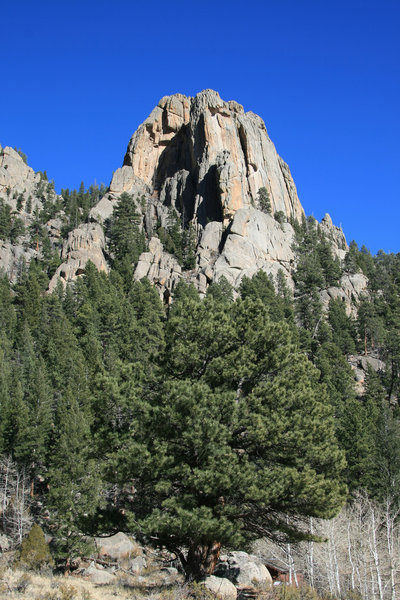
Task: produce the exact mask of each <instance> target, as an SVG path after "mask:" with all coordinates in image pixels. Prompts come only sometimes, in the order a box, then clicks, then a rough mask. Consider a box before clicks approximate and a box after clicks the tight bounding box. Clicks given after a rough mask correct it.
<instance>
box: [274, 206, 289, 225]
mask: <svg viewBox="0 0 400 600" xmlns="http://www.w3.org/2000/svg"><path fill="white" fill-rule="evenodd" d="M274 219H275V221H278V223H280V224H281V225H282V224H283V223H286V221H287V218H286V215H285V213H284V212H283V210H277V211H275V212H274Z"/></svg>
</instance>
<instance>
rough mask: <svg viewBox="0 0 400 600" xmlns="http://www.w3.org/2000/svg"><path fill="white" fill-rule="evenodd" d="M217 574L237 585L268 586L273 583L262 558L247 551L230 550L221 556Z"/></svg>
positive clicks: (216, 570)
mask: <svg viewBox="0 0 400 600" xmlns="http://www.w3.org/2000/svg"><path fill="white" fill-rule="evenodd" d="M215 574H216V575H217V576H220V577H226V578H227V579H229V580H230V581H232V583H234V584H235V585H246V586H252V585H257V586H267V585H271V584H272V577H271V574H270V572H269V571H268V569H267V567H266V566H265V565H264V564H263V562H262V560H261V559H260V558H258V557H257V556H255V555H254V554H247V552H230V553H229V554H228V555H224V556H221V559H220V562H219V563H218V565H217V567H216V569H215Z"/></svg>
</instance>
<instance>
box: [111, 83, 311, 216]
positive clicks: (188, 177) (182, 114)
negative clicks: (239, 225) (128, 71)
mask: <svg viewBox="0 0 400 600" xmlns="http://www.w3.org/2000/svg"><path fill="white" fill-rule="evenodd" d="M138 180H141V181H142V182H143V184H144V186H146V187H148V188H150V189H151V190H152V191H153V193H154V194H155V195H156V196H157V197H158V199H159V200H160V201H161V202H162V203H163V204H167V205H171V206H174V207H175V208H176V209H177V210H179V211H180V212H182V211H184V213H185V219H186V220H188V221H189V220H192V219H193V218H194V219H195V221H196V222H198V223H199V224H201V225H203V226H204V225H205V224H206V223H207V222H209V221H220V222H222V223H223V224H224V225H225V226H227V225H228V224H229V222H230V221H231V220H232V218H233V216H234V214H235V213H236V211H237V210H239V209H241V208H251V207H255V208H258V198H257V194H258V190H259V189H260V188H262V187H265V188H266V189H267V190H268V192H269V196H270V200H271V208H272V212H273V213H274V212H276V211H282V212H283V213H284V214H285V215H286V216H287V217H288V218H289V217H295V218H296V219H300V218H301V216H302V214H303V209H302V207H301V204H300V201H299V199H298V197H297V192H296V187H295V185H294V182H293V179H292V177H291V174H290V171H289V168H288V166H287V165H286V163H284V161H283V160H282V159H281V158H280V157H279V156H278V155H277V153H276V150H275V146H274V145H273V143H272V142H271V140H270V139H269V137H268V134H267V130H266V127H265V125H264V122H263V120H262V119H261V118H260V117H258V116H257V115H255V114H254V113H252V112H247V113H245V112H244V110H243V107H242V106H241V105H240V104H238V103H237V102H233V101H230V102H224V101H223V100H221V98H220V96H219V94H218V93H217V92H215V91H213V90H204V91H203V92H200V93H199V94H197V96H195V97H194V98H188V97H186V96H182V95H181V94H175V95H173V96H167V97H165V98H162V100H160V102H159V103H158V106H156V108H155V109H154V110H153V111H152V112H151V114H150V116H149V117H148V118H147V119H146V120H145V121H144V123H143V124H142V125H141V126H140V127H139V128H138V130H137V131H136V133H134V135H133V136H132V138H131V140H130V142H129V145H128V149H127V153H126V155H125V159H124V166H123V167H122V169H119V170H118V171H116V173H115V174H114V177H113V180H112V182H111V186H110V191H111V192H114V193H115V192H116V193H121V192H122V191H126V192H131V190H132V188H133V187H134V186H135V184H136V185H137V182H138Z"/></svg>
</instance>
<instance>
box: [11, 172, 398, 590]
mask: <svg viewBox="0 0 400 600" xmlns="http://www.w3.org/2000/svg"><path fill="white" fill-rule="evenodd" d="M43 185H44V186H47V185H48V182H46V180H45V178H43ZM46 190H47V187H46ZM50 192H51V191H50ZM99 194H100V192H99V190H98V189H97V190H96V189H94V188H93V189H92V190H91V191H89V192H85V190H84V189H81V190H79V191H78V192H76V191H72V192H70V191H69V190H63V193H62V202H63V207H62V208H63V211H64V213H65V214H66V215H67V217H68V218H67V220H66V223H65V230H64V231H63V235H64V236H66V235H68V231H69V230H70V229H72V228H73V227H75V226H76V225H77V224H78V223H79V222H82V221H85V220H86V219H87V215H88V211H89V209H90V207H91V206H92V205H93V204H94V203H95V202H96V201H97V199H98V197H99ZM131 200H132V199H130V198H129V197H123V198H121V203H120V205H119V206H118V208H117V209H116V210H115V211H114V214H113V218H112V220H111V221H110V222H109V223H108V224H107V227H106V235H107V243H108V250H109V255H110V257H111V270H110V273H109V274H105V273H102V272H98V271H97V270H96V268H95V267H94V265H93V264H92V263H90V262H89V263H88V264H87V266H86V269H85V272H84V273H83V274H82V276H80V277H79V278H77V280H76V282H75V283H74V284H69V285H67V286H66V287H64V286H63V285H62V283H61V282H60V283H59V285H58V287H57V289H56V290H55V291H54V292H53V293H51V294H49V293H47V292H46V290H47V288H48V283H49V278H50V277H51V276H52V275H53V273H54V272H55V270H56V268H57V266H58V263H57V260H58V259H57V253H56V252H55V251H54V249H52V248H51V247H48V244H47V246H46V241H45V235H44V233H43V230H42V228H41V222H42V223H43V222H44V220H48V219H49V218H51V217H52V214H50V213H51V211H53V210H54V215H56V214H57V210H58V209H59V208H60V207H58V208H57V207H56V208H54V206H53V204H52V203H51V202H50V203H49V204H48V206H47V209H46V203H45V206H44V209H43V210H47V212H46V214H45V215H40V214H37V215H36V216H37V219H36V220H35V223H36V229H35V223H34V225H32V226H31V229H32V231H31V243H32V244H37V243H38V241H37V240H40V244H42V245H43V249H44V251H43V252H42V258H41V259H36V260H32V261H31V263H30V264H29V266H24V265H22V266H21V269H20V273H19V276H18V279H17V281H16V283H15V284H12V285H11V284H10V283H9V281H8V279H7V278H6V276H5V275H2V276H1V277H0V365H1V370H0V455H1V457H2V459H1V465H0V477H1V480H0V486H1V494H2V502H3V504H2V510H1V518H2V522H1V523H0V526H1V528H2V530H3V531H4V532H5V533H7V534H8V535H10V536H11V537H12V538H13V539H14V540H15V543H16V544H17V545H18V544H19V543H21V542H22V540H23V539H24V538H25V536H26V535H27V533H28V532H29V530H30V529H31V527H32V524H33V523H36V524H39V525H40V526H41V527H42V529H43V530H44V531H45V532H46V533H47V534H49V535H50V536H51V538H52V544H51V552H52V555H53V557H54V560H55V563H56V564H57V565H58V566H59V567H61V566H65V565H67V564H68V562H69V561H70V560H71V558H73V557H74V556H75V555H76V554H77V553H79V552H81V551H83V550H82V548H83V546H84V544H85V540H86V538H87V536H92V535H107V534H108V535H109V534H111V533H114V532H117V531H125V532H129V533H133V534H135V536H137V537H138V539H143V540H145V541H146V543H150V542H151V543H152V544H154V545H156V546H160V547H166V548H168V549H169V550H170V551H171V552H175V553H176V556H177V557H179V558H180V560H181V565H182V568H183V570H184V572H185V575H186V578H187V579H188V580H199V579H201V578H202V577H204V575H206V574H207V573H211V572H212V570H213V568H214V566H215V562H216V559H217V556H218V553H219V551H220V548H221V547H222V548H246V547H248V546H249V545H250V544H252V543H254V542H255V541H256V540H260V539H264V538H265V539H268V540H273V541H275V542H277V543H279V544H281V545H285V544H286V547H287V544H296V543H298V544H301V543H303V544H304V543H307V544H310V543H314V542H315V543H316V541H317V537H318V536H315V535H314V537H313V534H314V533H315V531H313V526H312V524H313V520H315V521H314V522H315V523H317V522H320V520H325V519H332V518H334V517H336V516H337V515H338V514H339V513H340V514H342V515H343V514H344V512H345V511H348V513H349V514H350V513H351V511H355V507H357V506H360V505H361V504H360V503H361V500H360V498H362V499H363V504H362V505H363V507H364V509H363V510H364V512H365V514H367V512H368V511H366V509H365V506H369V507H370V506H374V507H379V509H380V510H381V511H383V513H382V514H387V515H390V518H391V519H392V521H391V522H393V527H394V526H395V524H396V523H397V519H398V515H399V513H400V485H399V484H400V422H399V419H400V415H399V409H398V396H399V386H400V277H399V273H400V254H397V255H395V254H385V253H383V252H379V253H378V254H377V255H376V256H372V255H371V254H370V252H369V251H368V250H367V249H366V248H365V247H362V248H361V249H359V248H358V246H357V244H356V243H355V242H352V243H351V244H350V246H349V250H348V253H347V255H346V258H345V260H344V261H343V262H342V263H340V262H339V260H338V259H336V258H334V256H333V254H332V252H331V249H330V243H329V239H327V238H326V237H325V236H324V234H323V233H322V232H321V229H320V227H319V225H318V223H317V222H316V221H315V219H313V218H309V219H304V220H303V222H302V223H297V222H294V223H293V227H294V229H295V232H296V243H295V248H294V250H295V252H296V255H297V265H296V270H295V272H294V274H293V278H294V281H295V289H294V291H292V290H291V289H290V288H289V287H288V286H287V284H286V280H285V277H284V276H283V273H282V272H280V273H279V274H278V276H277V277H275V278H273V277H269V276H267V275H266V274H265V273H264V272H261V271H260V272H258V273H257V274H256V275H255V276H254V277H253V278H251V279H250V278H246V277H245V278H243V280H242V283H241V285H240V289H239V290H236V291H235V290H233V289H232V287H231V286H230V285H229V283H228V282H227V281H226V280H224V279H223V278H222V279H221V280H220V281H219V282H218V283H212V284H211V285H210V286H209V287H208V290H207V293H206V295H205V297H204V298H200V296H199V294H198V292H197V291H196V289H195V288H194V287H193V286H191V285H187V284H185V283H184V282H183V281H182V282H180V283H179V284H178V285H177V287H176V289H175V290H174V293H173V301H172V303H166V302H164V301H163V300H162V299H160V295H159V293H158V291H157V290H156V288H154V287H152V285H151V284H150V283H149V281H148V280H147V279H143V280H140V281H134V280H133V277H132V273H133V268H134V265H135V264H136V262H137V260H138V257H139V255H140V253H141V252H142V251H143V250H145V249H146V238H145V235H144V233H143V230H142V228H141V225H140V219H139V218H138V215H137V213H136V211H135V209H134V208H132V206H133V203H132V201H131ZM49 211H50V212H49ZM20 230H21V223H20V222H19V221H18V219H17V218H16V217H15V216H13V215H11V213H10V211H8V209H7V208H6V204H5V203H2V204H0V237H3V239H6V238H7V239H10V240H13V239H16V237H18V235H20ZM156 234H157V235H158V236H159V237H160V239H162V241H163V243H164V244H166V245H167V246H168V248H169V251H170V252H171V253H174V254H175V255H176V256H178V257H179V258H180V261H181V263H182V265H183V269H190V268H192V267H193V261H194V254H193V243H194V242H193V235H194V234H193V231H192V230H191V229H190V228H187V229H186V230H184V231H183V232H182V231H181V230H180V229H179V223H178V224H177V223H176V222H175V221H173V220H171V228H170V230H169V231H167V230H165V229H164V228H159V230H158V231H157V232H156ZM41 236H42V237H41ZM46 248H47V252H46V251H45V249H46ZM343 273H363V274H364V275H366V276H367V277H368V281H369V284H368V285H369V289H368V294H366V295H365V296H364V297H363V298H362V300H361V301H360V302H359V304H358V306H357V307H356V310H355V311H354V312H353V313H352V314H350V315H349V314H348V312H346V306H345V304H344V303H343V302H342V301H341V299H331V300H330V302H329V306H328V307H326V306H324V305H323V302H322V300H321V296H320V291H321V290H322V289H326V288H327V287H329V286H334V285H337V284H338V282H339V280H340V278H341V276H342V275H343ZM354 356H360V357H365V358H367V357H368V358H371V359H373V360H374V361H376V364H379V365H381V368H378V369H374V368H372V367H371V366H370V363H368V365H367V367H366V368H365V373H366V374H365V380H364V381H363V382H362V386H361V387H360V386H359V387H357V386H356V385H355V380H354V372H353V370H352V367H351V364H350V363H351V357H354ZM371 364H373V363H371ZM11 475H12V477H11ZM7 478H8V479H7ZM11 479H12V481H13V482H15V481H18V482H19V483H18V485H19V487H18V492H16V490H15V487H14V488H12V487H10V485H9V487H8V488H7V485H8V484H7V481H9V480H10V481H11ZM17 500H18V501H17ZM382 507H386V509H387V513H384V509H383V508H382ZM388 507H389V508H388ZM341 511H342V512H341ZM368 514H369V513H368ZM336 518H338V517H336ZM385 531H386V530H385ZM322 537H324V536H322ZM322 537H321V536H319V538H318V539H319V540H320V541H321V539H322ZM325 537H326V536H325ZM321 544H323V543H322V542H321ZM393 564H394V563H393ZM382 568H383V567H382ZM394 568H395V567H394V566H393V565H392V571H390V573H391V574H392V575H393V569H394ZM396 568H397V567H396ZM389 570H390V569H389ZM313 577H315V578H316V577H317V576H316V575H315V574H313ZM393 577H394V576H393ZM311 579H312V578H311ZM313 581H314V580H313ZM313 581H311V583H313ZM377 581H378V579H377ZM377 585H378V583H377ZM335 586H336V583H335V582H334V583H333V584H332V586H331V587H330V591H331V592H332V593H334V594H335V595H337V596H340V595H341V593H342V592H341V590H340V587H339V589H338V588H337V586H336V587H335ZM349 587H351V585H350V584H349ZM356 588H357V586H356V585H355V584H354V589H356ZM357 589H358V588H357ZM385 594H386V592H385V593H384V592H383V591H382V594H381V598H384V597H385V598H386V597H389V596H386V595H385ZM392 598H393V596H392Z"/></svg>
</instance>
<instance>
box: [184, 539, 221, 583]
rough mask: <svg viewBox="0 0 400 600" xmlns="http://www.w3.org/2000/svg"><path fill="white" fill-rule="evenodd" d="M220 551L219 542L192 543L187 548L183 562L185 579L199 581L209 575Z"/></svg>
mask: <svg viewBox="0 0 400 600" xmlns="http://www.w3.org/2000/svg"><path fill="white" fill-rule="evenodd" d="M220 552H221V544H220V543H219V542H215V541H214V542H205V543H203V544H201V543H198V544H193V545H192V546H190V548H189V552H188V555H187V560H186V564H185V575H186V581H201V580H202V579H204V577H207V575H211V574H212V573H213V571H214V569H215V567H216V564H217V562H218V559H219V555H220Z"/></svg>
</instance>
